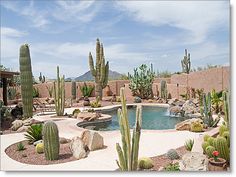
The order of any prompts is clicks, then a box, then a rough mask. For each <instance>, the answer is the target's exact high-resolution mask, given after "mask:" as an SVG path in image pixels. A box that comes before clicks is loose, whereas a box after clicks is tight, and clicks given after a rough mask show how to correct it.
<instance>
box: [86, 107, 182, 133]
mask: <svg viewBox="0 0 236 177" xmlns="http://www.w3.org/2000/svg"><path fill="white" fill-rule="evenodd" d="M102 113H104V114H109V115H111V116H112V120H111V121H109V122H103V123H96V124H91V123H90V124H89V125H83V126H82V127H84V128H88V129H94V130H99V131H109V130H119V122H118V117H117V109H114V110H109V111H102ZM142 115H143V116H142V129H148V130H166V129H174V128H175V125H176V124H177V123H179V122H181V121H183V120H185V118H183V117H172V116H169V112H168V108H165V107H157V106H143V113H142ZM128 117H129V124H130V128H133V127H134V124H135V118H136V107H134V106H132V107H128Z"/></svg>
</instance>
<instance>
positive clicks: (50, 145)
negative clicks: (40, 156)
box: [42, 121, 60, 160]
mask: <svg viewBox="0 0 236 177" xmlns="http://www.w3.org/2000/svg"><path fill="white" fill-rule="evenodd" d="M42 134H43V143H44V153H45V157H46V159H47V160H57V159H58V158H59V149H60V143H59V133H58V128H57V125H56V124H55V123H54V122H53V121H47V122H46V123H45V124H44V126H43V131H42Z"/></svg>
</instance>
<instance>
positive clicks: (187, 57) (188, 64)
mask: <svg viewBox="0 0 236 177" xmlns="http://www.w3.org/2000/svg"><path fill="white" fill-rule="evenodd" d="M181 65H182V71H183V72H184V73H187V74H189V72H190V67H191V61H190V53H188V51H187V49H185V56H184V58H183V60H181Z"/></svg>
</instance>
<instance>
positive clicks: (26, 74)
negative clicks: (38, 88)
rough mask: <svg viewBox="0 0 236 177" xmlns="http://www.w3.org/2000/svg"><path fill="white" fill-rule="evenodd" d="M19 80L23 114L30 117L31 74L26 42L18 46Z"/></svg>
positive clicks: (31, 113)
mask: <svg viewBox="0 0 236 177" xmlns="http://www.w3.org/2000/svg"><path fill="white" fill-rule="evenodd" d="M20 80H21V95H22V102H23V116H24V118H30V117H32V116H33V75H32V68H31V59H30V50H29V46H28V44H24V45H22V46H21V47H20Z"/></svg>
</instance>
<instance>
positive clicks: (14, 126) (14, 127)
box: [11, 120, 24, 131]
mask: <svg viewBox="0 0 236 177" xmlns="http://www.w3.org/2000/svg"><path fill="white" fill-rule="evenodd" d="M23 125H24V123H23V121H22V120H15V121H13V122H12V126H11V130H13V131H16V130H18V129H19V128H20V127H22V126H23Z"/></svg>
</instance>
